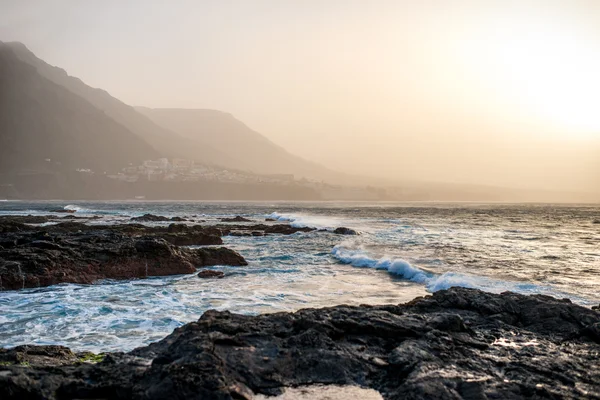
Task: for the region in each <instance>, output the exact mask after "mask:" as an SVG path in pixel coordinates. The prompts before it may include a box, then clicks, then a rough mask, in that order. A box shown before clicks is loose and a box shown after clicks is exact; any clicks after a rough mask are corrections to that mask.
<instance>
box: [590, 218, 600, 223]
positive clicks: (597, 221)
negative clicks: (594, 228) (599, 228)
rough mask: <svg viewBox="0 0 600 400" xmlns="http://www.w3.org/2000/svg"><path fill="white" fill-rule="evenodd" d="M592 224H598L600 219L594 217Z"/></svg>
mask: <svg viewBox="0 0 600 400" xmlns="http://www.w3.org/2000/svg"><path fill="white" fill-rule="evenodd" d="M592 224H600V219H595V220H594V221H593V222H592Z"/></svg>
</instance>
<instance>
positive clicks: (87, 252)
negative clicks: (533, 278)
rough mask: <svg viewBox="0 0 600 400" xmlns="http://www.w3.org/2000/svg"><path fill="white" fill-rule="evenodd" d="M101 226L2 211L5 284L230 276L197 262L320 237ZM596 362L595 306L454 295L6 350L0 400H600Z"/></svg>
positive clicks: (239, 261) (269, 229) (286, 230)
mask: <svg viewBox="0 0 600 400" xmlns="http://www.w3.org/2000/svg"><path fill="white" fill-rule="evenodd" d="M99 219H100V218H98V217H79V216H75V215H67V216H60V217H57V216H43V215H42V216H3V217H0V288H1V289H2V290H18V289H22V288H29V287H41V286H48V285H53V284H57V283H66V282H70V283H82V284H90V283H94V282H96V281H97V280H101V279H132V278H146V277H149V276H163V275H174V274H192V273H197V276H198V278H204V279H215V278H222V277H223V272H221V271H218V270H212V269H202V268H203V267H208V266H215V265H229V266H241V265H247V262H246V260H245V259H244V258H243V257H242V256H241V255H240V254H239V253H237V252H236V251H234V250H232V249H229V248H226V247H223V246H222V245H223V239H222V237H224V236H264V235H289V234H295V233H299V232H300V233H301V232H312V231H317V230H316V229H314V228H302V227H294V226H291V225H289V224H281V223H278V221H265V222H266V223H263V222H257V221H252V220H248V219H246V218H243V217H235V218H223V219H221V220H219V221H217V222H216V223H215V224H213V225H208V224H199V223H198V222H200V221H198V220H194V219H192V218H187V217H186V219H183V218H181V219H176V220H174V219H173V218H167V217H160V216H154V215H151V214H146V215H144V216H142V217H140V218H138V219H135V220H133V221H130V222H129V223H122V224H115V225H110V224H106V223H104V222H103V221H98V220H99ZM93 220H95V221H93ZM90 222H93V223H90ZM140 222H149V223H151V224H154V225H144V224H142V223H140ZM203 222H204V221H203ZM156 223H159V224H156ZM160 223H164V224H162V225H161V224H160ZM328 233H329V234H343V235H355V234H359V232H356V231H354V230H352V229H348V228H344V227H339V228H337V229H335V230H331V231H329V232H328ZM317 234H322V233H321V232H320V231H317ZM323 234H327V233H323ZM189 246H192V247H189ZM199 269H200V270H199ZM198 270H199V271H198ZM599 357H600V312H598V310H594V309H588V308H585V307H581V306H578V305H575V304H572V303H571V302H570V301H569V300H568V299H563V300H559V299H555V298H552V297H548V296H542V295H532V296H525V295H520V294H515V293H510V292H506V293H502V294H491V293H486V292H482V291H479V290H475V289H465V288H451V289H449V290H445V291H439V292H436V293H434V294H433V295H431V296H427V297H423V298H417V299H415V300H413V301H411V302H409V303H407V304H401V305H386V306H366V305H365V306H358V307H356V306H346V305H340V306H335V307H330V308H323V309H303V310H299V311H297V312H294V313H284V312H280V313H274V314H266V315H258V316H247V315H239V314H232V313H230V312H218V311H214V310H210V311H207V312H206V313H204V315H203V316H202V317H201V318H200V319H199V320H198V321H197V322H192V323H189V324H186V325H184V326H182V327H180V328H178V329H176V330H175V331H174V332H173V333H172V334H170V335H169V336H167V337H166V338H164V339H163V340H161V341H159V342H156V343H153V344H150V345H148V346H145V347H140V348H138V349H135V350H133V351H131V352H129V353H121V352H115V353H105V354H93V353H89V352H84V353H78V352H74V351H72V350H71V349H69V348H67V347H62V346H34V345H26V346H18V347H14V348H10V349H2V348H0V399H253V398H256V399H264V398H268V397H269V396H280V395H281V396H284V395H285V393H288V394H289V397H280V398H293V399H297V398H302V399H309V398H330V399H334V398H335V399H345V398H363V397H362V396H363V395H364V396H367V394H368V398H369V399H371V398H384V399H406V398H408V399H431V398H435V399H473V400H476V399H477V400H478V399H505V398H535V399H542V398H548V399H563V398H564V399H578V398H596V399H600V364H598V358H599ZM366 389H368V390H369V392H356V390H358V391H360V390H366ZM298 393H300V394H298ZM301 393H305V394H306V393H308V394H306V395H305V396H304V397H301ZM336 393H337V397H327V396H334V394H336ZM298 396H300V397H298ZM373 396H375V397H373ZM364 398H367V397H364Z"/></svg>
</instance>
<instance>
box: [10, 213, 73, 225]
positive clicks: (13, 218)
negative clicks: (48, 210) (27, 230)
mask: <svg viewBox="0 0 600 400" xmlns="http://www.w3.org/2000/svg"><path fill="white" fill-rule="evenodd" d="M67 217H74V216H73V215H67ZM64 218H66V217H64ZM52 219H53V218H52V217H51V216H47V215H1V216H0V224H2V225H4V224H10V223H17V224H43V223H46V222H50V221H51V220H52Z"/></svg>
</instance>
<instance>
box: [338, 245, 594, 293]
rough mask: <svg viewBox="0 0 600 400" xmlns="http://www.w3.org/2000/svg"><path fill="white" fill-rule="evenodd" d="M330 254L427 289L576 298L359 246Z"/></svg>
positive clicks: (432, 290)
mask: <svg viewBox="0 0 600 400" xmlns="http://www.w3.org/2000/svg"><path fill="white" fill-rule="evenodd" d="M331 254H332V255H333V257H334V258H336V259H337V260H338V261H340V262H342V263H344V264H349V265H352V266H353V267H357V268H374V269H381V270H386V271H388V272H389V273H390V274H392V275H394V276H398V277H401V278H403V279H406V280H409V281H412V282H415V283H419V284H422V285H425V287H426V288H427V290H428V291H430V292H437V291H438V290H444V289H448V288H451V287H455V286H459V287H466V288H473V289H481V290H485V291H488V292H493V293H500V292H505V291H512V292H517V293H523V294H545V295H549V296H554V297H571V298H574V299H576V298H577V296H573V294H570V293H564V292H560V291H557V290H555V289H553V288H552V287H550V286H542V285H536V284H534V283H525V282H514V281H503V280H499V279H493V278H487V277H484V276H477V275H469V274H463V273H459V272H445V273H443V274H437V273H434V272H431V271H427V270H425V269H422V268H419V267H415V266H413V265H411V264H410V263H409V262H408V261H406V260H402V259H398V258H397V259H392V258H387V257H382V258H373V257H371V256H369V255H368V254H367V253H366V252H365V251H364V250H362V249H350V248H347V247H344V246H342V245H338V246H335V247H334V248H333V250H332V251H331ZM583 302H585V301H583Z"/></svg>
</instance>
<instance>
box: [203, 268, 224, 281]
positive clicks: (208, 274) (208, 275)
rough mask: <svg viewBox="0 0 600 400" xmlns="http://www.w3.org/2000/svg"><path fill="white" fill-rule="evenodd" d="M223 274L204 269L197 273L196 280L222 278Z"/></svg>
mask: <svg viewBox="0 0 600 400" xmlns="http://www.w3.org/2000/svg"><path fill="white" fill-rule="evenodd" d="M224 276H225V273H223V271H213V270H212V269H204V270H202V271H200V272H198V278H203V279H208V278H223V277H224Z"/></svg>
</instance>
